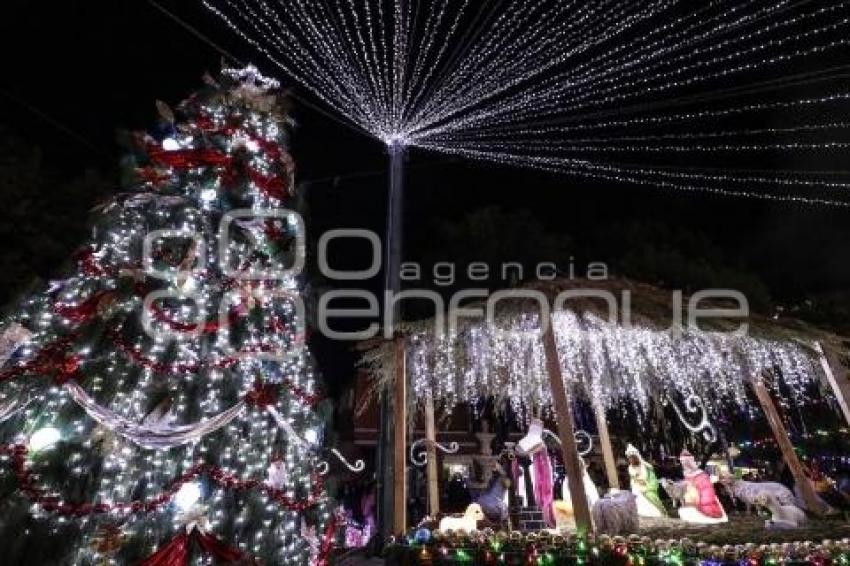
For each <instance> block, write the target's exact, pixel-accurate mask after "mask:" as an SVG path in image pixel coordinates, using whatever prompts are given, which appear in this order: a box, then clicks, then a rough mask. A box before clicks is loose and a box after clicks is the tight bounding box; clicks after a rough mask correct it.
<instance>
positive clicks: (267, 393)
mask: <svg viewBox="0 0 850 566" xmlns="http://www.w3.org/2000/svg"><path fill="white" fill-rule="evenodd" d="M245 402H246V403H248V404H249V405H251V406H253V407H257V408H258V409H264V408H266V407H269V406H271V405H274V404H275V403H277V385H275V384H274V383H261V382H259V381H258V382H257V383H255V384H254V389H252V390H251V391H250V392H249V393H248V394H247V395H245Z"/></svg>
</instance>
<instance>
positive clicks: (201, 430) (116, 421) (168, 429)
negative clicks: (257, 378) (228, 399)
mask: <svg viewBox="0 0 850 566" xmlns="http://www.w3.org/2000/svg"><path fill="white" fill-rule="evenodd" d="M65 389H67V391H68V393H70V395H71V397H72V398H73V399H74V401H76V402H77V404H78V405H79V406H80V407H82V408H83V409H84V410H85V411H86V413H88V414H89V416H90V417H91V418H93V419H94V420H96V421H97V422H98V423H100V424H101V425H103V426H105V427H106V428H108V429H109V430H111V431H112V432H114V433H115V434H118V435H120V436H122V437H124V438H126V439H127V440H129V441H130V442H133V443H134V444H138V445H139V446H142V447H143V448H152V449H155V450H166V449H168V448H174V447H175V446H180V445H181V444H187V443H189V442H193V441H195V440H197V439H199V438H201V437H202V436H205V435H207V434H209V433H211V432H214V431H216V430H218V429H220V428H222V427H224V426H226V425H227V424H229V423H230V422H231V421H233V419H235V418H236V417H237V416H238V415H239V413H241V412H242V410H243V409H244V408H245V401H239V402H238V403H236V404H235V405H234V406H233V407H231V408H229V409H227V410H226V411H224V412H222V413H219V414H217V415H215V416H214V417H212V418H211V419H208V420H205V421H202V422H199V423H196V424H191V425H168V426H162V425H159V426H150V425H147V424H144V423H143V424H139V423H135V422H133V421H131V420H129V419H126V418H124V417H122V416H120V415H117V414H115V413H114V412H112V411H110V410H109V409H107V408H106V407H103V406H101V405H98V404H97V402H96V401H95V400H94V399H92V398H91V397H90V396H89V394H88V393H86V392H85V390H84V389H83V388H82V387H80V386H79V385H77V384H76V383H74V382H69V383H66V384H65Z"/></svg>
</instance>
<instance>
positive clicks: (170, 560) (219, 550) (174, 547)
mask: <svg viewBox="0 0 850 566" xmlns="http://www.w3.org/2000/svg"><path fill="white" fill-rule="evenodd" d="M193 541H194V542H196V543H197V544H198V546H199V547H200V548H201V550H202V551H203V552H204V553H205V554H207V555H209V556H212V557H213V558H215V559H216V560H217V561H219V562H223V563H225V564H232V563H234V562H239V563H240V564H257V563H258V562H257V560H256V559H254V558H253V557H250V556H247V555H246V554H244V553H243V552H241V551H240V550H238V549H236V548H233V547H230V546H227V545H226V544H224V543H223V542H221V541H220V540H218V539H217V538H216V537H214V536H213V535H211V534H210V533H204V532H202V531H201V530H200V529H198V528H197V527H195V528H194V529H192V532H191V533H189V534H186V531H183V532H181V533H180V534H179V535H177V536H176V537H174V539H173V540H172V541H171V542H169V543H168V544H167V545H165V546H164V547H162V548H160V549H159V550H157V551H156V552H155V553H153V554H151V555H150V556H149V557H147V558H145V559H144V560H143V561H141V562H140V563H139V564H138V565H137V566H184V565H186V564H188V563H189V546H190V543H191V542H193Z"/></svg>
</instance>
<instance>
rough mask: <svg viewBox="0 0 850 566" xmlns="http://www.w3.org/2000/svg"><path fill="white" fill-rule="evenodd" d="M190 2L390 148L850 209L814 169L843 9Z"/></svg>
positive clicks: (834, 105)
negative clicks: (757, 167)
mask: <svg viewBox="0 0 850 566" xmlns="http://www.w3.org/2000/svg"><path fill="white" fill-rule="evenodd" d="M202 2H203V4H204V5H205V6H206V7H207V8H209V9H210V10H211V11H212V12H213V13H214V14H216V15H217V16H219V17H220V18H221V19H222V20H223V21H224V22H225V23H226V24H227V25H228V26H229V27H230V28H231V29H232V30H234V31H235V32H236V33H237V34H238V35H239V36H241V37H242V38H243V39H244V40H246V41H247V42H248V43H249V44H250V45H252V46H253V47H254V48H256V49H257V50H258V51H259V52H261V53H262V54H264V55H265V56H266V57H267V58H268V59H269V60H270V61H271V62H272V63H273V64H275V65H276V66H278V67H279V68H280V69H281V70H282V71H284V72H285V73H286V74H287V75H289V77H290V78H291V79H293V80H294V81H296V82H297V83H299V84H300V85H302V86H304V87H305V88H307V89H308V90H309V91H311V92H312V93H313V94H314V95H315V96H316V97H318V98H319V99H320V100H322V101H323V102H324V103H325V104H326V105H327V106H328V107H329V108H330V109H332V110H333V111H335V113H336V114H338V116H339V117H341V118H343V119H345V120H347V121H348V122H350V123H351V124H352V125H354V126H355V127H356V128H358V129H360V130H362V131H364V132H366V133H368V134H369V135H371V136H373V137H374V138H376V139H378V140H381V141H382V142H384V143H386V144H387V145H395V146H399V145H400V146H409V147H419V148H424V149H427V150H432V151H437V152H442V153H449V154H455V155H459V156H463V157H466V158H471V159H477V160H486V161H492V162H497V163H502V164H506V165H512V166H524V167H533V168H538V169H543V170H548V171H553V172H558V173H565V174H568V175H571V176H576V177H580V178H589V179H598V180H603V181H616V182H623V183H630V184H641V185H648V186H654V187H662V188H666V189H676V190H684V191H701V192H710V193H715V194H719V195H726V196H744V197H755V198H763V199H773V200H781V201H789V202H797V203H806V204H814V203H817V204H829V205H837V206H850V199H848V198H847V193H846V190H847V188H848V185H850V172H848V171H842V170H830V167H829V166H826V167H824V166H823V164H829V163H834V162H836V161H837V158H838V157H840V155H841V153H842V152H844V151H845V150H846V149H847V146H848V143H850V142H848V140H847V136H846V134H847V127H848V123H847V122H846V121H845V120H841V119H839V118H837V117H838V116H840V115H841V113H842V111H843V109H845V108H846V102H847V99H848V97H850V93H848V92H847V91H846V90H845V87H843V86H842V85H841V83H840V82H839V80H840V78H841V77H842V76H843V75H842V73H843V72H846V71H847V69H848V68H850V67H848V65H847V64H846V63H844V64H842V62H843V61H842V57H846V55H847V45H848V43H850V40H848V39H847V37H846V36H847V30H848V26H850V6H848V3H847V2H844V1H828V2H818V3H812V2H799V1H794V0H780V1H772V2H766V1H763V0H714V1H711V2H707V3H699V4H693V3H688V2H686V1H685V0H642V1H630V2H618V1H613V0H599V1H596V2H581V1H578V0H569V1H562V0H496V1H494V2H487V3H483V4H482V3H479V2H473V1H471V0H433V1H425V0H367V1H364V2H355V1H354V0H323V1H319V2H308V1H306V0H276V1H273V0H202ZM824 61H829V65H831V66H830V67H824ZM801 69H802V70H801ZM830 89H831V90H830ZM577 132H581V135H580V136H576V135H575V134H576V133H577ZM813 136H816V137H813ZM740 154H743V156H744V157H745V158H746V159H747V160H748V161H761V162H767V163H773V162H776V161H777V160H782V161H783V162H785V161H788V162H789V163H793V164H797V163H800V164H801V165H795V168H789V169H784V168H781V169H780V168H777V167H775V168H774V169H773V170H774V173H773V174H765V175H755V174H753V171H752V167H751V166H750V165H740V160H741V155H740ZM789 158H790V159H789ZM814 162H816V163H818V164H820V165H816V166H814V167H810V164H812V163H814ZM636 164H640V165H636ZM803 164H804V165H803ZM815 167H817V169H815Z"/></svg>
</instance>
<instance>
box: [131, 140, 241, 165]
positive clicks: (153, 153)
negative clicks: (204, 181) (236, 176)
mask: <svg viewBox="0 0 850 566" xmlns="http://www.w3.org/2000/svg"><path fill="white" fill-rule="evenodd" d="M147 152H148V157H149V158H150V160H151V161H153V162H154V163H156V164H158V165H164V166H166V167H174V168H175V169H194V168H196V167H223V166H228V165H230V163H231V158H230V156H229V155H227V154H226V153H224V152H223V151H219V150H217V149H214V148H206V147H202V148H199V149H177V150H171V151H169V150H165V149H162V148H161V147H159V146H157V145H153V144H150V145H148V148H147Z"/></svg>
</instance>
